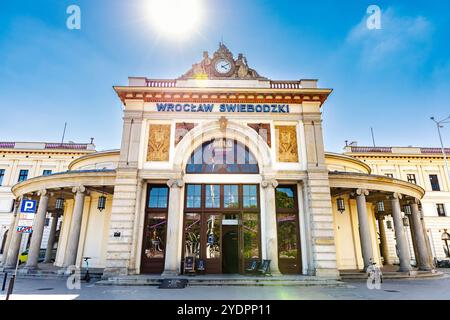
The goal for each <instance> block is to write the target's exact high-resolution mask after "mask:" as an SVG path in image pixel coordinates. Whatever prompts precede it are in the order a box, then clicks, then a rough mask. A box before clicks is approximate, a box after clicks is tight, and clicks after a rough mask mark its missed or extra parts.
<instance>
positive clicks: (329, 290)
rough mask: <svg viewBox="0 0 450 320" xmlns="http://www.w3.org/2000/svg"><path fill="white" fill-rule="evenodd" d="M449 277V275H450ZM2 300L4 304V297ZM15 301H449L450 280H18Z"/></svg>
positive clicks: (448, 277) (14, 295)
mask: <svg viewBox="0 0 450 320" xmlns="http://www.w3.org/2000/svg"><path fill="white" fill-rule="evenodd" d="M447 273H449V272H448V271H447ZM0 299H1V300H4V299H5V295H4V293H2V295H0ZM12 299H19V300H29V299H31V300H48V299H50V300H73V299H79V300H165V299H171V300H209V299H214V300H272V299H274V300H318V299H321V300H349V299H352V300H353V299H356V300H361V299H363V300H373V299H381V300H397V299H399V300H412V299H426V300H442V299H444V300H450V276H448V275H447V276H446V277H444V278H440V279H420V280H388V281H385V282H384V283H383V284H382V286H381V289H380V290H369V289H368V288H367V286H366V283H365V282H364V281H347V282H345V285H344V286H340V287H333V286H331V287H330V286H327V287H320V286H312V287H310V286H291V287H283V286H265V287H253V286H244V287H242V286H240V287H236V286H221V287H214V286H208V287H201V286H198V287H187V288H185V289H168V290H164V289H158V287H155V286H97V285H94V284H85V283H83V284H82V287H81V290H68V289H67V287H66V283H65V281H64V280H41V279H20V278H19V279H18V280H17V283H16V287H15V290H14V294H13V295H12Z"/></svg>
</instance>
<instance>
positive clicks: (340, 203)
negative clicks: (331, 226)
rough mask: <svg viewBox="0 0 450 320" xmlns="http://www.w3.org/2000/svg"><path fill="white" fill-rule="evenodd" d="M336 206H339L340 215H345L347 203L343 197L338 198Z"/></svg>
mask: <svg viewBox="0 0 450 320" xmlns="http://www.w3.org/2000/svg"><path fill="white" fill-rule="evenodd" d="M336 204H337V208H338V211H339V212H340V213H344V211H345V202H344V199H342V198H341V197H339V198H337V199H336Z"/></svg>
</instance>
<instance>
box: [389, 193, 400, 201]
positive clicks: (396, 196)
mask: <svg viewBox="0 0 450 320" xmlns="http://www.w3.org/2000/svg"><path fill="white" fill-rule="evenodd" d="M389 198H390V199H391V200H394V199H398V200H401V199H403V195H402V194H401V193H397V192H394V193H393V194H392V195H391V196H390V197H389Z"/></svg>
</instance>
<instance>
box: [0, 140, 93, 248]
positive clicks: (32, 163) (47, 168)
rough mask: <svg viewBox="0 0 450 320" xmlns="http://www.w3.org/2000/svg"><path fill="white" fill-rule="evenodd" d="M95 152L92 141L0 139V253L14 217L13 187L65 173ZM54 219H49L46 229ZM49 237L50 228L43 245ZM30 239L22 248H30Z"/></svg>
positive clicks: (25, 241)
mask: <svg viewBox="0 0 450 320" xmlns="http://www.w3.org/2000/svg"><path fill="white" fill-rule="evenodd" d="M92 152H95V145H94V144H92V143H48V142H0V255H2V254H3V251H4V249H5V246H6V243H7V238H8V232H9V228H10V224H11V221H12V219H13V209H14V208H13V207H14V198H15V197H14V195H13V193H12V191H11V188H12V186H14V185H15V184H17V183H19V182H23V181H26V180H28V179H30V178H34V177H38V176H48V175H52V174H55V173H59V172H64V171H66V170H67V169H68V166H69V164H70V163H71V162H72V161H74V160H75V159H77V158H79V157H81V156H84V155H87V154H90V153H92ZM50 220H51V218H48V219H47V220H46V225H47V226H46V229H48V226H49V225H50V222H51V221H50ZM47 236H48V231H46V232H44V241H43V242H42V245H43V248H45V244H46V243H47V242H46V241H45V239H46V238H47ZM28 238H29V236H27V239H28ZM27 239H25V240H24V241H23V242H22V249H25V248H26V247H27V244H28V241H27Z"/></svg>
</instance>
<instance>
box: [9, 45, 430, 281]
mask: <svg viewBox="0 0 450 320" xmlns="http://www.w3.org/2000/svg"><path fill="white" fill-rule="evenodd" d="M114 89H115V91H116V92H117V95H118V97H119V99H120V100H121V101H122V103H123V106H124V111H123V112H124V116H123V131H122V142H121V148H120V150H117V151H107V152H98V153H94V154H90V155H85V156H83V157H81V158H78V159H77V160H75V161H73V162H72V163H71V164H70V166H69V170H68V171H67V172H65V173H61V174H58V175H49V176H41V177H37V178H33V179H30V180H28V181H26V182H22V183H19V184H17V185H15V186H14V187H13V192H14V195H15V196H16V198H17V199H21V198H36V199H37V200H39V209H38V213H37V216H36V219H35V223H34V233H33V237H32V239H31V244H30V252H33V251H36V250H38V248H39V246H40V243H41V239H40V236H39V234H40V233H41V230H42V223H43V216H45V212H47V211H49V210H61V211H62V212H63V214H62V221H63V222H62V229H61V235H60V238H59V243H58V251H57V258H56V261H55V266H57V267H61V268H62V269H64V268H65V267H68V266H71V265H74V264H75V265H78V266H81V265H82V258H83V257H84V256H89V257H91V258H92V266H93V267H97V268H102V269H103V275H104V277H105V278H108V277H112V276H118V275H133V274H163V275H165V276H170V275H174V274H180V273H181V272H182V271H183V261H184V259H185V258H186V257H194V258H195V259H196V260H203V261H204V262H205V267H206V273H212V274H217V273H244V270H245V267H246V265H247V264H248V262H249V261H250V260H252V259H258V260H262V259H265V260H270V269H271V272H272V274H279V273H283V274H305V275H314V276H318V277H328V278H337V277H339V272H340V271H341V270H353V269H361V270H362V269H366V268H367V267H368V266H370V265H371V264H372V263H373V262H375V263H378V264H383V263H391V261H390V260H389V253H388V245H387V241H388V239H387V237H386V230H385V228H384V224H383V223H380V221H381V222H382V221H383V220H384V219H385V217H386V216H392V220H393V228H394V230H395V236H396V237H395V238H396V239H395V241H396V247H397V252H398V256H399V260H398V263H399V264H400V268H399V270H400V271H405V272H411V271H412V266H411V254H410V250H409V248H408V242H407V237H406V232H405V227H404V218H405V215H404V212H403V211H404V210H403V208H404V207H405V206H408V208H410V210H409V211H408V217H407V218H408V219H409V220H410V221H411V223H410V224H409V228H410V230H411V232H412V238H413V240H414V243H415V244H416V249H417V267H418V268H419V269H421V270H431V269H432V268H433V267H432V263H431V260H432V259H431V253H430V252H431V251H430V244H429V243H428V240H427V237H426V236H425V227H424V224H423V218H422V215H421V212H420V210H419V203H420V200H421V199H422V198H423V196H424V194H425V190H424V189H423V188H422V187H420V186H418V185H416V184H414V183H409V182H407V181H403V180H399V179H395V178H392V177H387V176H379V175H373V174H371V171H372V170H371V168H370V166H369V165H367V164H365V163H364V162H363V161H360V160H358V159H356V158H354V157H350V156H348V155H342V154H333V153H326V152H325V150H324V145H323V135H322V117H321V109H322V108H323V107H324V105H325V103H326V100H327V98H328V96H329V95H330V94H331V92H332V90H331V89H326V88H319V87H318V86H317V81H316V80H309V79H308V80H295V81H274V80H270V79H267V78H265V77H262V76H261V75H259V74H258V73H257V72H256V71H255V70H254V69H252V68H250V67H249V65H248V63H247V60H246V58H245V57H244V56H243V55H241V54H240V55H238V57H237V58H235V57H234V56H233V54H232V53H231V52H230V51H229V50H228V49H227V48H226V46H225V45H223V44H220V46H219V49H218V50H217V51H216V52H215V53H214V54H213V56H212V57H210V56H209V54H208V53H207V52H205V53H204V54H203V59H202V61H201V62H199V63H196V64H194V65H193V66H192V68H191V69H190V70H189V71H188V72H187V73H185V74H184V75H182V76H181V77H180V78H178V79H173V80H155V79H147V78H137V77H133V78H130V79H129V85H128V86H117V87H114ZM102 164H105V165H104V166H103V165H102ZM55 199H63V200H64V208H63V209H62V208H59V209H58V208H55V206H56V200H55ZM59 203H61V201H59ZM380 203H381V204H382V205H381V204H380ZM18 216H19V215H18V214H17V217H18ZM17 217H16V220H15V223H16V224H17V221H18V218H17ZM35 235H38V236H35ZM19 242H20V235H19V234H16V233H14V235H13V237H12V238H11V241H10V244H9V247H8V252H7V257H6V259H4V267H11V266H12V265H14V262H15V258H16V256H17V243H19ZM30 255H31V254H30ZM33 257H34V256H33V255H31V256H30V257H29V259H28V261H27V265H26V266H25V268H26V269H28V270H33V269H35V268H37V267H38V263H37V261H36V259H35V258H33Z"/></svg>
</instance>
